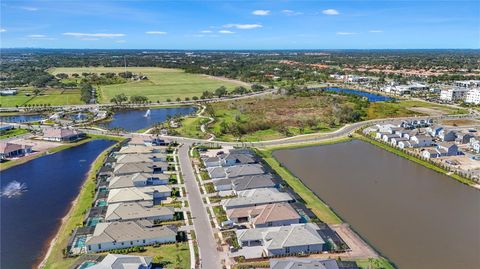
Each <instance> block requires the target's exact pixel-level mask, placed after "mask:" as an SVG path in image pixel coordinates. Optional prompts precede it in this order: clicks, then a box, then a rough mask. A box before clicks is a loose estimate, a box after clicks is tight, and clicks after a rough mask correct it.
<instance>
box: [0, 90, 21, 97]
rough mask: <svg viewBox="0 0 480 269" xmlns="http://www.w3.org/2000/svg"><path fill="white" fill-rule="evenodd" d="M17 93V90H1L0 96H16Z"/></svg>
mask: <svg viewBox="0 0 480 269" xmlns="http://www.w3.org/2000/svg"><path fill="white" fill-rule="evenodd" d="M17 93H18V90H17V89H2V90H0V95H1V96H7V95H16V94H17Z"/></svg>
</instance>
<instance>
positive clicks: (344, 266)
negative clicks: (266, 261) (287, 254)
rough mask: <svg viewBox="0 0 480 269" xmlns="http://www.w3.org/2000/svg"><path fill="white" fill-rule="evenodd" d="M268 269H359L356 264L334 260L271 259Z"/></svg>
mask: <svg viewBox="0 0 480 269" xmlns="http://www.w3.org/2000/svg"><path fill="white" fill-rule="evenodd" d="M270 269H360V267H358V266H357V263H356V262H353V261H340V260H335V259H328V260H324V259H307V258H290V259H271V260H270Z"/></svg>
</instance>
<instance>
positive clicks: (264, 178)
mask: <svg viewBox="0 0 480 269" xmlns="http://www.w3.org/2000/svg"><path fill="white" fill-rule="evenodd" d="M275 185H276V184H275V182H273V176H272V174H263V175H251V176H243V177H236V178H233V180H232V188H233V189H234V190H235V191H244V190H251V189H260V188H273V187H275Z"/></svg>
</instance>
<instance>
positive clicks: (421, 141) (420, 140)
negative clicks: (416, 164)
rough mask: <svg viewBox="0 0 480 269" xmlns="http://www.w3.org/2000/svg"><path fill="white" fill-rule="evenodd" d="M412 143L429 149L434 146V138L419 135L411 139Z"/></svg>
mask: <svg viewBox="0 0 480 269" xmlns="http://www.w3.org/2000/svg"><path fill="white" fill-rule="evenodd" d="M410 141H412V142H413V143H415V144H417V145H418V147H429V146H431V145H433V140H432V137H430V136H428V135H421V134H417V135H414V136H412V137H411V138H410Z"/></svg>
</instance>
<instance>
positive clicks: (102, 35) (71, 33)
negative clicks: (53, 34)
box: [63, 32, 125, 38]
mask: <svg viewBox="0 0 480 269" xmlns="http://www.w3.org/2000/svg"><path fill="white" fill-rule="evenodd" d="M63 35H66V36H73V37H94V38H97V37H98V38H112V37H122V36H125V34H107V33H76V32H67V33H63Z"/></svg>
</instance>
